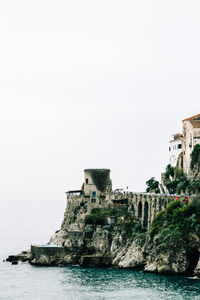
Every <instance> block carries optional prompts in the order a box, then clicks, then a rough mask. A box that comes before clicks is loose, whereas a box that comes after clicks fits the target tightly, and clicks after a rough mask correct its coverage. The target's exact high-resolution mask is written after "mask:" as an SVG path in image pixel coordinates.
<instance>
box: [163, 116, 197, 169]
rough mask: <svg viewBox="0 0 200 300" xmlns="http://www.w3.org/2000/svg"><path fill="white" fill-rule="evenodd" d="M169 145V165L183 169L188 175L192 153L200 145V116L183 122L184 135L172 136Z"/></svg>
mask: <svg viewBox="0 0 200 300" xmlns="http://www.w3.org/2000/svg"><path fill="white" fill-rule="evenodd" d="M172 136H173V139H172V140H171V141H170V143H169V163H170V164H171V165H172V166H173V167H176V166H177V164H178V165H179V166H182V167H183V171H184V173H186V174H188V173H189V169H190V162H191V153H192V151H193V149H194V147H195V145H197V144H200V114H197V115H195V116H192V117H190V118H187V119H184V120H183V121H182V134H181V133H177V134H174V135H172Z"/></svg>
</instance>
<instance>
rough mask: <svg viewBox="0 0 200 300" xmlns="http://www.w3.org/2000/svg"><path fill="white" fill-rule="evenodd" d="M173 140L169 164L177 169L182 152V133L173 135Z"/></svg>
mask: <svg viewBox="0 0 200 300" xmlns="http://www.w3.org/2000/svg"><path fill="white" fill-rule="evenodd" d="M172 137H173V139H172V140H171V141H170V142H169V163H170V165H172V166H173V167H176V165H177V161H178V157H179V155H180V153H181V152H182V135H181V134H180V133H177V134H173V135H172Z"/></svg>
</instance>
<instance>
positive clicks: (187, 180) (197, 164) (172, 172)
mask: <svg viewBox="0 0 200 300" xmlns="http://www.w3.org/2000/svg"><path fill="white" fill-rule="evenodd" d="M195 169H196V171H197V173H198V174H199V171H200V145H196V146H195V147H194V150H193V151H192V154H191V164H190V170H191V173H190V175H189V176H187V175H186V174H184V173H183V169H182V168H178V167H173V166H171V165H170V164H168V165H167V167H166V169H165V172H164V173H163V174H162V181H163V183H164V185H165V187H166V188H167V190H168V191H169V193H170V194H181V193H188V194H196V193H200V179H199V177H198V178H196V176H191V174H192V172H194V170H195ZM146 184H147V189H146V191H147V192H155V193H159V192H160V191H159V188H158V186H159V182H158V181H156V180H155V177H152V178H150V179H149V180H148V181H147V182H146Z"/></svg>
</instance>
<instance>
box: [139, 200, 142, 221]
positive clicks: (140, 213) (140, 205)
mask: <svg viewBox="0 0 200 300" xmlns="http://www.w3.org/2000/svg"><path fill="white" fill-rule="evenodd" d="M138 218H139V219H141V218H142V202H141V201H140V202H139V205H138Z"/></svg>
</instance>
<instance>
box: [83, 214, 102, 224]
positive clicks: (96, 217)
mask: <svg viewBox="0 0 200 300" xmlns="http://www.w3.org/2000/svg"><path fill="white" fill-rule="evenodd" d="M85 224H86V225H88V224H90V225H105V217H104V216H102V215H100V214H90V215H87V216H85Z"/></svg>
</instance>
